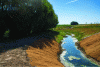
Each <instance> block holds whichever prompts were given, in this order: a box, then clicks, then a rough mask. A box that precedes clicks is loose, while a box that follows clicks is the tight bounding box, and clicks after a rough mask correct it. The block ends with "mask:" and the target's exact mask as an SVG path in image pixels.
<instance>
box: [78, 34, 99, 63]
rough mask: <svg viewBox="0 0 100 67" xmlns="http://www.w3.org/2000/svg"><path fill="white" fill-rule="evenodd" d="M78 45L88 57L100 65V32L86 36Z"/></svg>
mask: <svg viewBox="0 0 100 67" xmlns="http://www.w3.org/2000/svg"><path fill="white" fill-rule="evenodd" d="M76 45H78V48H79V49H80V50H81V51H82V52H83V53H84V54H85V56H86V57H87V58H89V59H90V60H91V61H93V62H95V63H97V64H98V65H100V33H97V34H94V35H92V36H89V37H86V38H84V39H83V40H81V41H80V42H77V43H76Z"/></svg>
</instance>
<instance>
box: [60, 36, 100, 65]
mask: <svg viewBox="0 0 100 67" xmlns="http://www.w3.org/2000/svg"><path fill="white" fill-rule="evenodd" d="M67 36H68V37H66V38H64V39H63V40H62V44H61V45H62V48H63V49H66V51H64V52H63V53H62V54H61V56H60V59H61V62H62V63H63V64H64V65H65V66H66V67H99V66H97V65H96V64H94V63H93V62H91V61H89V59H87V58H86V57H85V56H84V55H83V53H82V52H80V51H79V50H78V49H77V47H76V46H75V42H77V40H76V39H75V38H72V37H71V36H70V35H67Z"/></svg>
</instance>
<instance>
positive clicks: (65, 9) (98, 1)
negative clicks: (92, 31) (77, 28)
mask: <svg viewBox="0 0 100 67" xmlns="http://www.w3.org/2000/svg"><path fill="white" fill-rule="evenodd" d="M48 1H49V2H50V4H51V5H52V6H53V9H54V11H55V13H56V14H57V16H58V21H59V25H60V24H70V23H71V22H72V21H77V22H78V23H79V24H86V23H87V24H91V23H92V24H94V23H99V24H100V0H48Z"/></svg>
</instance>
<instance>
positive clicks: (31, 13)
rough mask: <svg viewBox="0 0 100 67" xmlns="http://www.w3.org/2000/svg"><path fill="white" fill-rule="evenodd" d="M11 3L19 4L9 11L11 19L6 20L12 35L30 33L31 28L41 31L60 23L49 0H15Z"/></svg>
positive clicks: (10, 2)
mask: <svg viewBox="0 0 100 67" xmlns="http://www.w3.org/2000/svg"><path fill="white" fill-rule="evenodd" d="M16 2H17V3H16ZM14 3H16V5H15V4H14ZM9 4H10V5H12V6H13V7H14V6H17V7H16V9H11V10H8V11H7V17H8V18H9V19H11V21H10V22H9V23H7V22H6V25H7V28H9V29H10V36H12V37H13V36H15V34H16V35H19V36H21V35H26V34H30V31H31V30H32V31H33V32H41V31H43V30H48V29H50V28H53V27H56V25H57V24H58V17H57V15H56V14H55V13H54V10H53V8H52V5H51V4H50V3H49V2H48V1H47V0H30V1H29V0H14V1H13V2H12V1H9ZM18 5H20V6H18ZM10 8H11V7H10Z"/></svg>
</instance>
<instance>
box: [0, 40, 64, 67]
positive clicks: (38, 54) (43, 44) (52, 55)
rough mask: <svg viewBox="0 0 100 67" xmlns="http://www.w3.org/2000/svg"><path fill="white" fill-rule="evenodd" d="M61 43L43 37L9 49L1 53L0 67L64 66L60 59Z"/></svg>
mask: <svg viewBox="0 0 100 67" xmlns="http://www.w3.org/2000/svg"><path fill="white" fill-rule="evenodd" d="M59 46H60V44H59V43H57V42H56V41H55V40H53V39H47V38H42V39H39V40H36V41H35V42H33V43H32V44H31V45H29V46H26V47H23V48H22V47H20V48H16V49H12V50H7V51H5V52H2V53H1V54H0V67H22V66H23V67H35V66H36V67H64V66H63V64H62V63H60V60H59V58H58V57H59V54H60V52H61V50H60V48H59Z"/></svg>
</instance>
